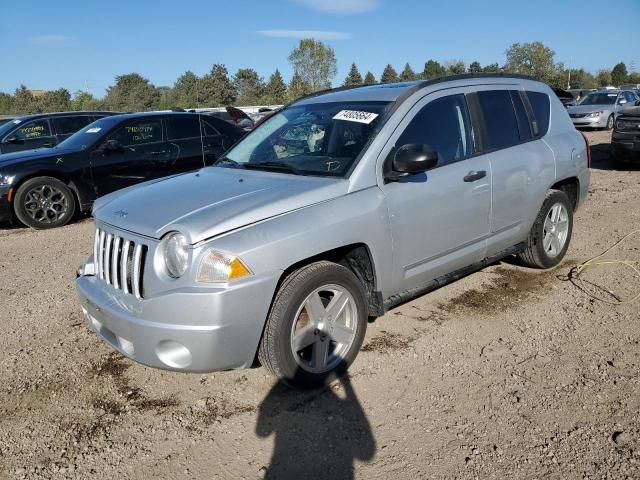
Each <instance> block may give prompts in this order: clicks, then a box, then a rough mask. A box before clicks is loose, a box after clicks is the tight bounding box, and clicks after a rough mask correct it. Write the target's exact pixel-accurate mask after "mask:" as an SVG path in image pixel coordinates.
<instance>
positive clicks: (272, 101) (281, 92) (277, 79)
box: [262, 68, 287, 105]
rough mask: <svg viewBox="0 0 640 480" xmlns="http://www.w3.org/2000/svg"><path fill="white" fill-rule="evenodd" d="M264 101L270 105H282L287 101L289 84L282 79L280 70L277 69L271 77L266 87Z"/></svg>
mask: <svg viewBox="0 0 640 480" xmlns="http://www.w3.org/2000/svg"><path fill="white" fill-rule="evenodd" d="M262 101H263V102H264V103H267V104H269V105H281V104H283V103H285V102H286V101H287V85H286V84H285V83H284V80H283V79H282V75H281V74H280V70H278V69H277V68H276V71H275V72H273V73H272V74H271V76H270V77H269V82H268V83H267V85H266V86H265V87H264V96H263V100H262Z"/></svg>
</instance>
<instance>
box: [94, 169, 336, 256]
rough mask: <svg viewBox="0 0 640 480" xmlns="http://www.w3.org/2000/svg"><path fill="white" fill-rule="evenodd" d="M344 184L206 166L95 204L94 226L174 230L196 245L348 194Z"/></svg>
mask: <svg viewBox="0 0 640 480" xmlns="http://www.w3.org/2000/svg"><path fill="white" fill-rule="evenodd" d="M347 188H348V181H347V180H344V179H335V178H322V177H305V176H299V175H288V174H282V173H273V172H263V171H255V170H252V171H248V170H242V169H235V168H221V167H207V168H204V169H202V170H200V171H198V172H192V173H186V174H182V175H177V176H174V177H169V178H165V179H162V180H158V181H152V182H147V183H143V184H140V185H137V186H134V187H130V188H127V189H125V190H120V191H118V192H114V193H112V194H110V195H107V196H105V197H102V198H100V199H98V200H97V201H96V203H95V205H94V209H93V215H94V216H95V218H96V219H97V220H98V221H101V222H104V223H107V224H110V225H113V226H115V227H118V228H122V229H124V230H128V231H131V232H134V233H138V234H141V235H146V236H148V237H153V238H161V237H162V236H163V235H164V234H165V233H167V232H171V231H174V230H175V231H179V232H181V233H183V234H184V235H185V236H186V237H187V239H188V241H189V243H191V244H195V243H198V242H200V241H202V240H206V239H208V238H211V237H215V236H216V235H220V234H222V233H225V232H228V231H230V230H234V229H236V228H240V227H243V226H245V225H249V224H252V223H255V222H259V221H261V220H265V219H267V218H270V217H274V216H276V215H280V214H283V213H286V212H290V211H293V210H297V209H299V208H303V207H306V206H309V205H313V204H316V203H319V202H323V201H326V200H330V199H332V198H336V197H338V196H342V195H345V194H346V193H347Z"/></svg>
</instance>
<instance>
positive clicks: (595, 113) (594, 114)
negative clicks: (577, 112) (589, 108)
mask: <svg viewBox="0 0 640 480" xmlns="http://www.w3.org/2000/svg"><path fill="white" fill-rule="evenodd" d="M603 113H604V112H591V113H588V114H587V117H591V118H593V117H599V116H600V115H602V114H603Z"/></svg>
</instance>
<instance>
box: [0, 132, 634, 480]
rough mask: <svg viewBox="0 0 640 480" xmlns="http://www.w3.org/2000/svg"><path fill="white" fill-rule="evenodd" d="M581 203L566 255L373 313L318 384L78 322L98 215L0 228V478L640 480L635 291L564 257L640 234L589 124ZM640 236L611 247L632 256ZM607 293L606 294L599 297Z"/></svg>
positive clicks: (618, 270)
mask: <svg viewBox="0 0 640 480" xmlns="http://www.w3.org/2000/svg"><path fill="white" fill-rule="evenodd" d="M589 137H590V138H591V141H592V143H593V144H594V149H593V152H594V169H593V177H592V185H591V189H590V198H589V200H588V202H587V203H586V204H585V205H584V207H583V208H582V209H581V210H580V211H579V212H578V214H577V216H576V219H575V228H574V233H573V241H572V243H571V247H570V249H569V252H568V254H567V257H566V259H565V260H564V262H563V263H562V264H561V265H560V266H559V267H558V268H556V269H554V270H552V271H547V272H538V271H533V270H529V269H526V268H523V267H521V266H518V265H517V262H514V261H506V262H502V263H500V264H496V265H493V266H491V267H488V268H486V269H484V270H482V271H480V272H478V273H475V274H473V275H471V276H469V277H467V278H464V279H463V280H460V281H458V282H456V283H454V284H451V285H449V286H447V287H444V288H441V289H440V290H437V291H435V292H433V293H431V294H428V295H426V296H423V297H420V298H418V299H416V300H414V301H412V302H410V303H407V304H405V305H403V306H401V307H398V308H396V309H393V310H391V311H390V312H389V313H387V314H386V315H385V316H384V317H382V318H379V319H377V320H376V321H375V322H374V323H372V324H370V325H369V329H368V332H367V338H366V340H365V344H364V347H363V349H362V352H361V353H360V355H359V356H358V358H357V360H356V362H355V363H354V365H353V366H352V368H351V370H350V377H349V378H348V379H345V380H343V381H338V382H335V383H334V384H332V385H331V387H330V388H328V389H326V390H324V391H320V392H318V391H316V392H305V393H300V392H295V391H288V390H286V389H285V388H283V387H281V386H279V385H277V384H275V383H274V381H273V380H272V378H270V377H269V376H268V375H267V373H266V372H265V371H264V370H263V369H260V368H257V369H252V370H244V371H234V372H224V373H216V374H207V375H193V374H177V373H171V372H164V371H160V370H154V369H150V368H146V367H143V366H140V365H137V364H135V363H133V362H131V361H129V360H127V359H124V358H123V357H122V356H120V355H119V354H116V353H113V352H112V351H111V349H110V348H109V347H107V346H106V345H105V344H103V343H102V342H101V341H100V340H99V339H98V338H97V337H96V336H95V335H93V334H91V333H89V331H88V330H87V329H86V328H85V327H84V326H83V323H82V318H81V314H80V308H79V305H78V302H77V300H76V294H75V290H74V276H75V268H76V267H77V266H78V265H79V264H80V263H81V262H82V260H83V259H84V258H85V256H86V255H87V254H88V253H89V251H90V250H91V248H92V235H93V226H92V223H91V221H90V220H88V219H85V220H81V221H78V222H75V223H73V224H71V225H69V226H67V227H65V228H61V229H58V230H54V231H47V232H44V231H43V232H35V231H30V230H27V229H22V228H8V227H6V226H5V227H3V228H1V229H0V477H1V478H74V479H75V478H78V479H85V478H105V479H107V478H108V479H111V478H118V479H125V478H126V479H146V478H202V479H205V478H206V479H216V478H225V479H226V478H229V479H236V478H238V479H239V478H246V479H256V478H264V477H267V478H296V479H303V478H333V479H339V478H352V477H353V478H359V479H387V478H411V479H413V478H496V479H504V478H540V479H542V478H559V479H560V478H561V479H567V478H580V479H581V478H590V479H595V478H598V479H601V478H607V479H609V478H610V479H614V478H615V479H619V478H640V344H639V342H640V321H639V318H638V317H639V315H638V312H639V306H640V301H639V302H636V303H632V304H626V305H621V306H612V305H609V304H606V303H604V302H601V301H599V300H596V299H594V298H592V297H591V296H590V295H589V294H588V293H587V292H590V293H591V294H596V295H599V296H601V297H605V298H608V299H611V298H613V297H612V295H616V296H617V297H621V296H624V295H630V294H632V293H634V292H635V291H637V290H638V289H640V278H638V277H637V276H635V277H634V273H633V271H632V270H631V269H625V267H616V266H609V267H602V268H600V269H594V270H592V271H591V270H589V271H587V273H585V277H584V279H585V281H584V282H581V283H580V284H575V282H573V283H572V282H571V281H568V280H567V276H568V274H569V272H570V270H571V268H572V267H574V266H576V265H578V264H579V263H580V262H582V261H584V260H586V259H588V258H590V257H593V256H595V255H597V254H599V253H600V252H601V251H603V250H604V249H605V248H606V247H607V246H609V245H611V244H613V243H614V242H615V241H616V240H618V239H620V238H621V237H623V236H624V235H625V234H626V233H628V232H631V231H632V230H634V229H638V228H640V170H638V169H630V170H629V169H625V170H616V169H614V168H613V167H612V166H611V164H610V162H609V159H608V141H609V138H610V133H608V132H597V133H590V134H589ZM639 248H640V236H637V237H634V238H630V239H629V240H628V241H626V242H625V243H624V244H622V245H621V246H620V247H618V248H616V249H615V250H614V251H612V252H611V253H610V254H609V255H608V256H609V257H613V258H621V259H624V258H629V259H636V260H640V251H639ZM609 291H612V292H613V293H612V294H610V293H608V292H609Z"/></svg>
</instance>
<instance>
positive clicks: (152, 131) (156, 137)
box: [109, 119, 162, 147]
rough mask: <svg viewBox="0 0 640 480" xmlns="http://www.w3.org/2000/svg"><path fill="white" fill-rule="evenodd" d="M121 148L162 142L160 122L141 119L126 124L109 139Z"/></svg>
mask: <svg viewBox="0 0 640 480" xmlns="http://www.w3.org/2000/svg"><path fill="white" fill-rule="evenodd" d="M109 139H110V140H117V141H118V143H120V145H122V146H123V147H128V146H135V145H143V144H145V143H153V142H159V141H161V140H162V122H161V121H160V120H159V119H143V120H134V121H132V122H128V123H126V124H125V125H123V126H122V127H120V128H119V129H118V130H116V132H115V133H114V134H113V135H111V137H109Z"/></svg>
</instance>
